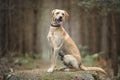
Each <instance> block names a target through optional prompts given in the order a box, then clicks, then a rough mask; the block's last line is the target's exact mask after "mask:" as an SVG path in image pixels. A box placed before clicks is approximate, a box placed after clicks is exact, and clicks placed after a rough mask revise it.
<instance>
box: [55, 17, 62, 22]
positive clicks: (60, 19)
mask: <svg viewBox="0 0 120 80" xmlns="http://www.w3.org/2000/svg"><path fill="white" fill-rule="evenodd" d="M55 21H56V22H57V23H61V22H62V21H63V18H62V17H59V18H58V19H55Z"/></svg>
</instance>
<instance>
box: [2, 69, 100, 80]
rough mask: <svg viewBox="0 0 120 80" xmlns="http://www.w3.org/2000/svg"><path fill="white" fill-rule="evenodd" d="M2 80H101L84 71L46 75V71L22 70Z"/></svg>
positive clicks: (8, 74)
mask: <svg viewBox="0 0 120 80" xmlns="http://www.w3.org/2000/svg"><path fill="white" fill-rule="evenodd" d="M4 80H101V79H100V78H99V76H98V75H97V74H94V73H89V72H86V71H77V72H65V71H64V72H63V71H55V72H53V73H47V72H46V70H41V69H35V70H23V71H15V72H11V73H7V74H6V75H5V76H4Z"/></svg>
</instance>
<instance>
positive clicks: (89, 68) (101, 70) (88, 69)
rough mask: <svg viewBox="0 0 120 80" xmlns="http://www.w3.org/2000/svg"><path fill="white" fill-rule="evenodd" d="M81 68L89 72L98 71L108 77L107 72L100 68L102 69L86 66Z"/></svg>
mask: <svg viewBox="0 0 120 80" xmlns="http://www.w3.org/2000/svg"><path fill="white" fill-rule="evenodd" d="M80 68H81V69H82V70H85V71H86V70H87V71H97V72H101V73H103V74H105V75H107V72H106V71H105V70H103V69H102V68H100V67H86V66H84V65H80Z"/></svg>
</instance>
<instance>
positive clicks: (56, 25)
mask: <svg viewBox="0 0 120 80" xmlns="http://www.w3.org/2000/svg"><path fill="white" fill-rule="evenodd" d="M51 26H52V27H60V26H61V24H53V23H51Z"/></svg>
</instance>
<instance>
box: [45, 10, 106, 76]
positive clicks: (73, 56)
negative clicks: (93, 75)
mask: <svg viewBox="0 0 120 80" xmlns="http://www.w3.org/2000/svg"><path fill="white" fill-rule="evenodd" d="M59 16H62V17H63V21H65V18H66V16H68V13H67V12H66V11H64V10H59V9H55V10H53V11H52V22H55V20H56V19H58V18H59ZM63 21H62V22H63ZM47 38H48V41H49V43H50V46H51V47H52V48H53V57H52V63H51V67H50V68H49V69H48V72H53V71H54V70H55V66H56V61H57V57H58V53H59V51H60V50H62V51H64V53H65V54H66V55H65V56H64V59H63V62H65V63H66V64H67V63H68V64H71V65H72V66H73V68H75V69H76V70H79V69H82V70H95V71H98V72H101V73H104V74H107V73H106V72H105V71H104V70H103V69H102V68H99V67H85V66H83V65H82V62H81V55H80V52H79V49H78V48H77V46H76V44H75V42H74V41H73V40H72V38H71V37H70V36H69V35H68V33H67V32H66V31H65V29H64V28H63V27H62V25H61V26H60V27H53V26H50V30H49V33H48V36H47Z"/></svg>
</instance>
